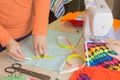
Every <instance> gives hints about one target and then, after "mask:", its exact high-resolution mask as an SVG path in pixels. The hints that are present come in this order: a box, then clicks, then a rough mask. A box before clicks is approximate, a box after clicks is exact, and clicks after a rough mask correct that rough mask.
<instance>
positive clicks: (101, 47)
mask: <svg viewBox="0 0 120 80" xmlns="http://www.w3.org/2000/svg"><path fill="white" fill-rule="evenodd" d="M87 48H88V53H87V54H88V55H86V53H85V56H86V59H85V60H86V65H88V64H87V62H88V61H89V64H90V66H98V67H104V68H108V69H112V70H118V71H120V61H119V60H118V59H116V58H114V57H111V56H110V55H109V54H112V55H117V53H116V52H115V51H114V50H111V49H109V48H108V47H106V45H105V43H91V42H90V43H89V42H88V43H87ZM87 56H88V58H87Z"/></svg>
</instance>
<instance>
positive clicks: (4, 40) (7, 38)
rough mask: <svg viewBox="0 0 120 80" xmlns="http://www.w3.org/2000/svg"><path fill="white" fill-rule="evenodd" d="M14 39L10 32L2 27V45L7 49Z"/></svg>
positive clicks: (0, 41) (0, 34)
mask: <svg viewBox="0 0 120 80" xmlns="http://www.w3.org/2000/svg"><path fill="white" fill-rule="evenodd" d="M11 39H12V37H11V36H10V35H9V34H8V32H7V31H6V30H5V29H4V28H3V27H2V26H1V25H0V44H1V45H2V46H3V47H5V46H6V44H7V43H8V42H9V41H10V40H11Z"/></svg>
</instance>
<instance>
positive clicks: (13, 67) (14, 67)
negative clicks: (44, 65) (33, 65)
mask: <svg viewBox="0 0 120 80" xmlns="http://www.w3.org/2000/svg"><path fill="white" fill-rule="evenodd" d="M4 70H5V72H7V73H10V74H11V76H12V74H13V73H15V72H16V71H18V72H20V73H23V74H27V75H30V76H33V77H36V78H38V79H42V80H50V76H47V75H44V74H40V73H37V72H33V71H29V70H26V69H22V65H21V64H20V63H13V64H12V65H11V67H6V68H5V69H4Z"/></svg>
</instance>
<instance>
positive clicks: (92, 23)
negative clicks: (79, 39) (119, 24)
mask: <svg viewBox="0 0 120 80" xmlns="http://www.w3.org/2000/svg"><path fill="white" fill-rule="evenodd" d="M85 8H86V14H85V21H84V29H83V30H84V37H85V41H95V42H101V41H102V37H104V36H106V35H107V33H108V32H109V30H110V29H111V27H112V24H113V16H112V12H111V10H110V8H109V7H108V5H107V4H106V2H105V0H85Z"/></svg>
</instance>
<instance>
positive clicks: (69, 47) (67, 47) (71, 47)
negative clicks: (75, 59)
mask: <svg viewBox="0 0 120 80" xmlns="http://www.w3.org/2000/svg"><path fill="white" fill-rule="evenodd" d="M57 44H58V45H59V46H60V47H62V48H65V49H75V47H74V46H65V45H63V44H61V43H59V42H57Z"/></svg>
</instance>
